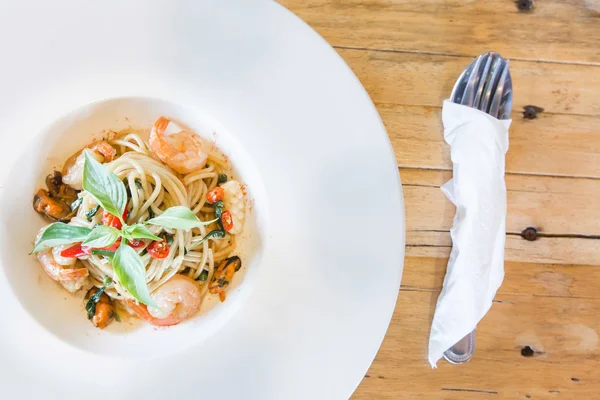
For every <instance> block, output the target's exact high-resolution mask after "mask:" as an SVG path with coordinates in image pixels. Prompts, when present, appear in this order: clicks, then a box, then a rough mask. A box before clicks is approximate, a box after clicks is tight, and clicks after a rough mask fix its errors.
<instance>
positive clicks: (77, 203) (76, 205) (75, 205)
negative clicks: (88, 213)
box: [71, 197, 83, 211]
mask: <svg viewBox="0 0 600 400" xmlns="http://www.w3.org/2000/svg"><path fill="white" fill-rule="evenodd" d="M81 203H83V197H79V198H77V200H75V201H74V202H72V203H71V211H75V210H77V209H78V208H79V206H80V205H81Z"/></svg>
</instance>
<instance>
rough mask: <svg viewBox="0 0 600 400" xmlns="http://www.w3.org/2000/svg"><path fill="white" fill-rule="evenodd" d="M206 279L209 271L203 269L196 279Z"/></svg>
mask: <svg viewBox="0 0 600 400" xmlns="http://www.w3.org/2000/svg"><path fill="white" fill-rule="evenodd" d="M206 279H208V271H207V270H202V272H200V276H199V277H198V279H196V280H197V281H202V282H204V281H206Z"/></svg>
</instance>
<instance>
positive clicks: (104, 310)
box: [85, 287, 115, 329]
mask: <svg viewBox="0 0 600 400" xmlns="http://www.w3.org/2000/svg"><path fill="white" fill-rule="evenodd" d="M98 290H99V289H98V288H96V287H93V288H91V289H90V290H89V291H88V292H87V294H86V295H85V299H86V300H87V299H89V298H90V296H91V295H93V294H95V293H96V292H98ZM114 317H115V307H114V306H113V304H112V301H111V300H110V297H108V295H107V294H106V293H102V294H101V295H100V299H99V300H98V302H97V303H96V311H95V312H94V316H93V317H92V324H94V326H95V327H96V328H100V329H104V328H106V327H107V326H108V324H110V323H111V321H112V320H113V318H114Z"/></svg>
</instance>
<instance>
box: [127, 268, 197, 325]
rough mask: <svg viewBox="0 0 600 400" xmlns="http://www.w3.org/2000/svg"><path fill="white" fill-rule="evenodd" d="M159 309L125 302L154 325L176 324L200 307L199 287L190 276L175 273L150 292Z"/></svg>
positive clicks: (190, 315) (193, 313)
mask: <svg viewBox="0 0 600 400" xmlns="http://www.w3.org/2000/svg"><path fill="white" fill-rule="evenodd" d="M152 299H153V300H154V302H155V303H156V305H158V307H159V308H160V309H157V308H154V307H147V306H145V305H143V304H137V303H135V302H134V301H129V302H128V303H127V304H128V306H129V307H131V309H132V310H133V311H134V312H135V313H136V314H137V315H138V316H139V317H140V318H142V319H144V320H146V321H148V322H149V323H150V324H152V325H155V326H169V325H177V324H178V323H180V322H181V321H184V320H186V319H188V318H190V317H192V316H194V315H195V314H196V313H197V312H198V310H199V309H200V303H201V302H202V295H201V292H200V287H199V286H198V284H197V283H196V282H195V281H194V280H193V279H191V278H188V277H187V276H184V275H180V274H177V275H175V276H173V277H172V278H171V279H169V280H168V281H167V282H165V283H164V284H163V285H162V286H160V287H159V288H158V289H156V290H155V291H154V293H152Z"/></svg>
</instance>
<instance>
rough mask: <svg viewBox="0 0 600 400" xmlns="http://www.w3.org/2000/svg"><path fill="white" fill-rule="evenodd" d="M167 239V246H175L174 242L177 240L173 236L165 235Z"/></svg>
mask: <svg viewBox="0 0 600 400" xmlns="http://www.w3.org/2000/svg"><path fill="white" fill-rule="evenodd" d="M165 239H167V244H168V245H169V246H170V245H172V244H173V242H174V241H175V238H174V237H173V235H165Z"/></svg>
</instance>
